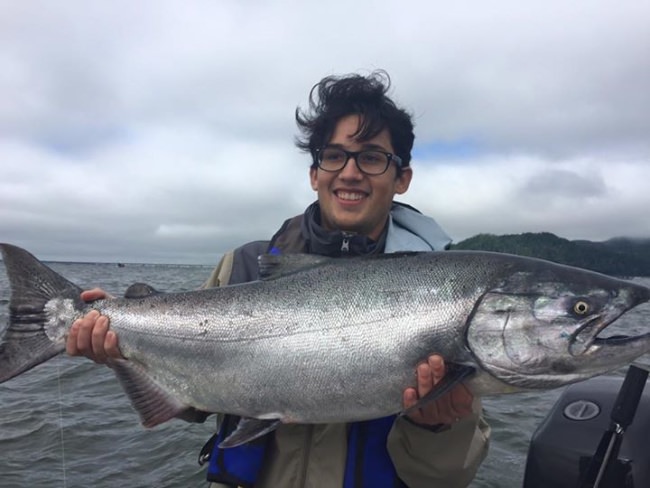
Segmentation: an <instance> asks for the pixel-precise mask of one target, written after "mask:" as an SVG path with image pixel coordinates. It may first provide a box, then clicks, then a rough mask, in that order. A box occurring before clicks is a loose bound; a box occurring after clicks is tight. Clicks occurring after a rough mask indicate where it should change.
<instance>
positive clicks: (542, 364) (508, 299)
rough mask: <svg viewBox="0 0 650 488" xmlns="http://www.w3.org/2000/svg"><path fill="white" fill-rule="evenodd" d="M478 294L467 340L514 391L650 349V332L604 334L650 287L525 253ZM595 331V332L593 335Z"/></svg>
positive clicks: (551, 384)
mask: <svg viewBox="0 0 650 488" xmlns="http://www.w3.org/2000/svg"><path fill="white" fill-rule="evenodd" d="M528 261H531V263H526V266H527V268H526V269H522V268H518V269H514V270H512V272H511V273H506V274H505V275H504V277H503V278H502V280H501V281H500V282H499V283H498V286H496V287H494V288H492V289H490V290H488V291H487V292H486V293H484V294H483V296H482V297H481V298H480V299H479V300H478V301H477V303H476V305H475V309H474V311H473V313H472V314H471V315H470V318H469V319H468V320H469V321H470V322H469V324H468V325H467V329H466V331H467V332H466V338H467V346H468V348H469V349H470V350H471V352H472V354H473V355H474V356H475V359H476V360H477V361H478V363H479V364H480V365H481V366H482V367H483V369H485V370H486V371H487V372H488V373H490V374H491V375H492V376H493V377H496V378H497V379H498V380H500V382H501V383H505V384H506V385H508V386H509V387H512V388H511V389H512V390H518V389H547V388H555V387H558V386H562V385H565V384H568V383H574V382H577V381H582V380H585V379H587V378H590V377H593V376H597V375H599V374H603V373H605V372H607V371H611V370H613V369H616V368H618V367H621V366H623V365H625V364H628V363H630V362H631V361H633V360H634V359H635V358H637V357H638V356H641V355H642V354H645V353H647V352H649V351H650V333H646V334H642V335H636V336H628V335H616V336H612V337H609V338H608V337H604V335H606V333H603V331H604V330H605V329H606V328H607V327H608V326H610V325H611V324H612V323H613V322H614V321H616V320H617V319H618V318H619V317H620V316H621V315H623V314H624V313H625V312H627V311H629V310H631V309H632V308H634V307H636V306H638V305H640V304H642V303H646V302H648V301H650V289H649V288H647V287H645V286H641V285H638V284H635V283H631V282H627V281H624V280H620V279H616V278H612V277H609V276H605V275H601V274H598V273H594V272H590V271H587V270H582V269H577V268H572V267H568V266H562V265H557V264H554V263H549V262H546V261H538V260H528ZM599 334H601V335H600V336H599Z"/></svg>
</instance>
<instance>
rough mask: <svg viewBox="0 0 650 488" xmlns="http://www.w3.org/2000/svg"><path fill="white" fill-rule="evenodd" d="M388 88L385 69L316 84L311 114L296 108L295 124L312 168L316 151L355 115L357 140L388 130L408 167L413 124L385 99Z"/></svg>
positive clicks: (315, 165) (300, 142)
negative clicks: (343, 121) (358, 119)
mask: <svg viewBox="0 0 650 488" xmlns="http://www.w3.org/2000/svg"><path fill="white" fill-rule="evenodd" d="M389 88H390V77H389V76H388V73H386V72H385V71H383V70H379V71H374V72H372V73H371V74H370V75H368V76H367V77H365V76H361V75H357V74H350V75H346V76H341V77H338V76H327V77H325V78H323V79H322V80H321V81H320V82H319V83H317V84H316V85H314V87H313V88H312V89H311V92H310V93H309V112H307V111H303V110H301V109H300V107H298V108H296V123H297V124H298V128H299V129H300V132H301V135H300V136H298V137H296V146H298V148H300V149H301V150H303V151H305V152H308V153H310V154H311V156H312V168H317V167H318V161H317V157H316V151H318V150H319V149H321V148H323V147H324V146H325V145H326V144H327V143H328V142H329V141H330V139H331V138H332V135H333V134H334V129H335V127H336V124H337V123H338V121H339V120H340V119H341V118H343V117H345V116H347V115H353V114H358V115H360V116H361V125H360V127H359V130H358V131H357V132H356V134H354V136H355V138H357V139H359V140H360V141H365V140H368V139H372V138H373V137H375V136H376V135H377V134H379V133H380V132H381V131H382V130H384V129H388V132H389V133H390V137H391V143H392V144H393V147H394V148H395V153H396V154H397V155H398V156H399V157H400V158H402V163H403V165H404V166H408V165H409V163H410V161H411V149H412V148H413V140H414V139H415V136H414V134H413V122H412V120H411V115H410V114H409V113H408V112H406V111H405V110H404V109H401V108H398V107H397V106H396V105H395V102H393V101H392V100H391V99H390V98H389V97H388V96H386V93H387V92H388V90H389ZM399 174H400V171H399V168H398V175H399Z"/></svg>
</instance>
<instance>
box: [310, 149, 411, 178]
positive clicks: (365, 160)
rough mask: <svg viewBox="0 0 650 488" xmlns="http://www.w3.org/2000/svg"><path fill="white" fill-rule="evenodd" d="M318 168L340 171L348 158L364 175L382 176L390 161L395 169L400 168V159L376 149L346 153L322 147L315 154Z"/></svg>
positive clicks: (341, 150)
mask: <svg viewBox="0 0 650 488" xmlns="http://www.w3.org/2000/svg"><path fill="white" fill-rule="evenodd" d="M316 156H317V159H318V167H319V168H320V169H322V170H323V171H329V172H332V173H333V172H336V171H341V170H342V169H343V168H345V165H346V164H348V161H350V158H352V159H354V162H355V164H356V165H357V168H359V171H361V172H362V173H364V174H366V175H370V176H378V175H382V174H384V173H385V172H386V170H387V169H388V166H389V165H390V163H391V161H393V162H395V164H396V165H397V167H399V168H401V167H402V158H400V157H399V156H397V155H396V154H392V153H389V152H385V151H378V150H376V149H368V150H365V151H346V150H345V149H341V148H338V147H324V148H323V149H319V150H318V151H317V152H316Z"/></svg>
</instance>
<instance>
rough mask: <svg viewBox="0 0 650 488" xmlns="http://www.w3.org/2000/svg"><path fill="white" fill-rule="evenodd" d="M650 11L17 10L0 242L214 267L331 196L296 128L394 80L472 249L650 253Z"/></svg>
mask: <svg viewBox="0 0 650 488" xmlns="http://www.w3.org/2000/svg"><path fill="white" fill-rule="evenodd" d="M649 19H650V3H649V2H647V1H639V0H606V1H605V0H589V1H581V0H577V1H576V0H574V1H570V2H567V1H565V0H562V1H555V0H552V1H549V0H546V1H544V2H522V1H515V0H512V1H503V0H502V1H489V2H477V1H471V2H470V1H455V2H450V1H447V2H439V1H432V0H420V1H407V0H403V1H399V2H396V1H391V2H388V1H378V0H372V1H371V0H364V1H359V0H355V1H351V0H345V1H340V0H328V1H326V2H306V1H298V0H296V1H266V2H262V1H258V2H254V1H250V0H248V1H245V0H236V1H234V0H233V1H223V0H203V1H202V0H186V1H176V2H172V1H165V0H139V1H135V2H134V1H131V0H129V1H126V0H106V1H86V0H79V1H70V0H65V1H57V2H53V1H49V0H48V1H32V0H26V1H21V2H16V1H9V0H0V39H1V42H0V94H1V95H0V161H1V162H0V241H4V242H10V243H14V244H17V245H20V246H23V247H25V248H27V249H28V250H30V251H31V252H33V253H34V254H36V255H37V256H39V257H41V258H43V259H56V260H75V261H95V260H97V261H111V262H112V261H126V262H170V263H206V264H209V263H215V262H216V261H217V259H218V257H219V255H220V254H221V253H223V252H224V251H225V250H227V249H230V248H232V247H234V246H237V245H239V244H242V243H244V242H246V241H248V240H253V239H264V238H269V237H270V235H272V234H273V233H274V231H275V230H276V229H277V228H278V227H279V226H280V225H281V223H282V222H283V220H284V219H285V218H287V217H289V216H293V215H295V214H297V213H300V212H301V211H302V210H303V209H304V208H305V207H306V206H307V205H308V204H309V203H310V202H311V201H312V200H313V199H314V197H315V195H314V193H313V192H312V190H311V188H310V186H309V182H308V166H309V158H308V156H306V155H305V154H303V153H301V152H299V151H298V149H296V148H295V146H294V144H293V140H294V137H295V136H296V134H297V130H296V126H295V122H294V111H295V109H296V107H297V106H301V107H304V106H305V105H306V103H307V96H308V93H309V90H310V89H311V87H312V86H313V85H314V84H315V83H316V82H318V81H319V80H320V79H321V78H322V77H323V76H326V75H330V74H345V73H350V72H356V73H361V74H366V73H368V72H370V71H372V70H374V69H377V68H383V69H385V70H387V71H388V73H389V74H390V76H391V78H392V81H393V89H392V92H391V93H392V95H393V96H394V98H395V100H396V101H397V102H398V103H399V104H401V105H402V106H404V107H405V108H406V109H407V110H409V111H410V112H412V113H413V114H414V116H415V124H416V141H415V148H414V158H413V162H412V167H413V169H414V179H413V182H412V185H411V188H410V190H409V191H408V193H407V194H405V195H403V196H401V197H400V200H402V201H405V202H407V203H410V204H412V205H414V206H415V207H417V208H419V209H420V210H421V211H422V212H424V213H426V214H429V215H431V216H433V217H434V218H435V219H436V220H437V221H438V222H439V223H440V224H441V225H442V226H443V227H444V228H445V229H446V230H447V232H448V233H449V234H450V235H451V236H452V237H453V238H454V240H455V241H460V240H462V239H464V238H467V237H470V236H472V235H474V234H477V233H485V232H488V233H495V234H503V233H520V232H528V231H531V232H539V231H550V232H553V233H556V234H558V235H560V236H563V237H567V238H569V239H583V238H584V239H591V240H604V239H607V238H610V237H614V236H637V237H650V137H649V136H650V54H649V53H650V28H649Z"/></svg>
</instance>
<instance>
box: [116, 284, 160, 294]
mask: <svg viewBox="0 0 650 488" xmlns="http://www.w3.org/2000/svg"><path fill="white" fill-rule="evenodd" d="M160 293H161V292H159V291H158V290H156V289H155V288H154V287H153V286H151V285H147V284H146V283H133V284H132V285H131V286H129V287H128V288H127V289H126V291H125V292H124V298H145V297H149V296H151V295H159V294H160Z"/></svg>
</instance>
